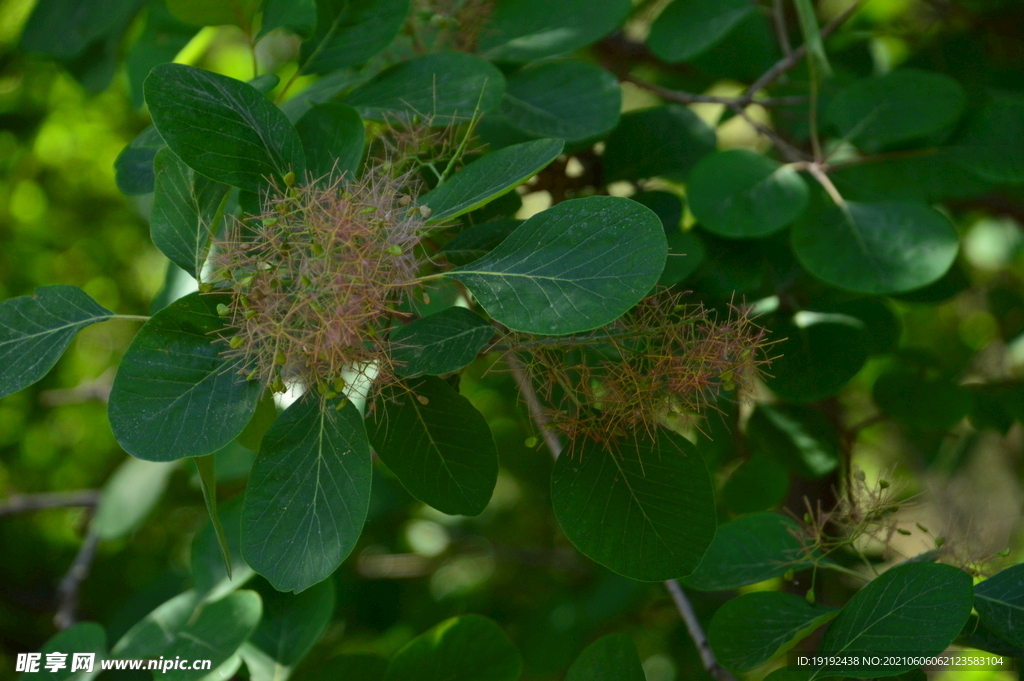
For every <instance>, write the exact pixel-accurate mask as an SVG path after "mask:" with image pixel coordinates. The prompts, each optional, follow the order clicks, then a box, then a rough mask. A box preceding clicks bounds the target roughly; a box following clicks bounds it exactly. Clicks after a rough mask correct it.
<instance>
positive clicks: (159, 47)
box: [122, 0, 197, 193]
mask: <svg viewBox="0 0 1024 681" xmlns="http://www.w3.org/2000/svg"><path fill="white" fill-rule="evenodd" d="M196 32H197V30H196V27H195V26H188V25H186V24H184V23H182V22H180V21H178V20H177V19H175V18H174V17H173V16H172V15H171V13H170V12H169V11H168V10H167V5H166V3H164V2H163V0H149V2H147V3H146V27H145V28H144V29H143V31H142V35H140V36H139V38H138V40H136V41H135V43H134V44H133V45H132V47H131V50H129V51H128V55H127V56H126V57H125V71H127V74H128V85H129V90H131V94H132V104H133V105H135V107H137V108H142V105H143V104H145V100H144V98H143V92H142V83H143V82H144V81H145V80H146V76H148V75H149V72H150V71H152V70H153V67H154V66H159V65H160V64H166V63H167V62H169V61H174V58H175V57H176V56H177V54H178V53H179V52H181V50H182V49H184V47H185V45H187V44H188V43H189V41H190V40H192V38H194V37H195V35H196ZM147 129H148V128H147ZM160 144H161V146H162V145H163V140H161V141H160ZM150 161H152V159H150ZM122 191H124V190H123V189H122ZM125 193H127V192H125ZM143 193H146V192H143Z"/></svg>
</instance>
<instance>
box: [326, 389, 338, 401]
mask: <svg viewBox="0 0 1024 681" xmlns="http://www.w3.org/2000/svg"><path fill="white" fill-rule="evenodd" d="M337 396H338V393H336V392H334V391H333V390H328V391H327V392H325V393H324V399H325V400H333V399H334V398H335V397H337Z"/></svg>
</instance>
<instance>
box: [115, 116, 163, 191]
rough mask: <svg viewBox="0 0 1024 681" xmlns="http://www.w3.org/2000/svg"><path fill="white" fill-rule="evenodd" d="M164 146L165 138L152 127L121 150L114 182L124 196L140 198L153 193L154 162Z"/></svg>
mask: <svg viewBox="0 0 1024 681" xmlns="http://www.w3.org/2000/svg"><path fill="white" fill-rule="evenodd" d="M164 146H166V145H165V144H164V138H163V137H161V136H160V133H158V132H157V131H156V128H154V127H153V126H152V125H151V126H149V127H148V128H146V129H145V130H143V131H142V132H140V133H139V134H138V136H137V137H136V138H135V139H133V140H132V141H131V142H130V143H129V144H128V146H126V147H125V148H124V149H123V150H121V153H120V154H119V155H118V157H117V160H116V161H114V180H115V181H116V182H117V188H118V189H120V190H121V193H122V194H126V195H128V196H139V195H142V194H149V193H150V192H152V191H153V189H154V185H155V182H156V171H155V170H154V168H153V160H154V159H155V158H156V154H157V152H158V151H160V149H163V148H164Z"/></svg>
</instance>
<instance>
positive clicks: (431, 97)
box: [345, 52, 505, 126]
mask: <svg viewBox="0 0 1024 681" xmlns="http://www.w3.org/2000/svg"><path fill="white" fill-rule="evenodd" d="M504 94H505V78H504V76H502V75H501V71H499V70H498V69H497V68H496V67H495V66H494V65H493V64H491V63H489V62H486V61H484V60H483V59H480V58H479V57H474V56H472V55H469V54H462V53H461V52H435V53H433V54H428V55H424V56H422V57H416V58H415V59H411V60H409V61H405V62H401V63H399V64H395V65H394V66H391V67H389V68H387V69H385V70H384V71H382V72H381V73H380V74H378V75H377V76H375V77H374V78H373V79H372V80H370V81H369V82H367V83H365V84H363V85H361V86H359V87H357V88H356V89H355V90H353V91H352V93H351V94H349V96H348V97H346V98H345V103H346V104H348V105H350V106H353V107H355V108H356V110H357V111H359V113H360V115H361V116H362V117H363V118H368V119H370V120H374V121H381V120H385V119H386V118H388V117H394V116H400V115H403V114H417V115H419V116H420V117H421V118H422V119H424V120H426V121H427V122H429V123H430V124H431V125H436V126H443V125H447V124H449V123H451V122H458V121H468V120H470V119H471V118H473V115H474V112H476V111H477V110H478V109H479V111H480V112H487V111H490V110H491V109H493V108H494V107H496V106H497V105H498V103H499V102H500V101H501V97H502V95H504Z"/></svg>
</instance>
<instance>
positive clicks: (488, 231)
mask: <svg viewBox="0 0 1024 681" xmlns="http://www.w3.org/2000/svg"><path fill="white" fill-rule="evenodd" d="M506 196H508V195H506ZM521 224H523V221H522V220H492V221H491V222H485V223H483V224H480V225H474V226H472V227H467V228H466V229H464V230H463V231H461V232H459V233H458V234H456V235H455V238H453V239H452V240H451V241H449V242H448V243H447V244H445V245H444V248H442V249H441V250H440V251H439V254H441V255H444V257H445V258H446V259H447V260H448V262H450V263H451V264H453V265H465V264H468V263H471V262H473V261H474V260H476V259H477V258H482V257H483V256H485V255H487V254H488V253H490V252H491V251H493V250H494V249H495V247H497V245H498V244H500V243H501V242H502V241H504V240H505V239H507V238H508V237H509V235H510V234H512V232H514V231H515V230H516V228H518V227H519V225H521Z"/></svg>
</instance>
